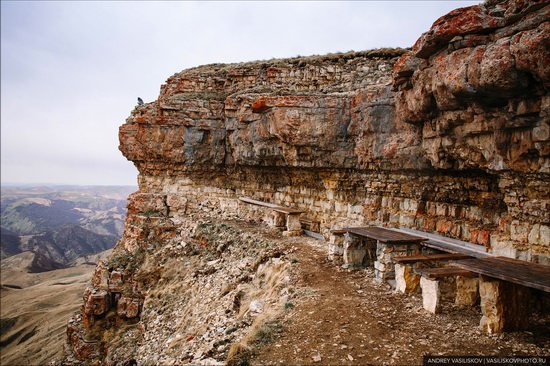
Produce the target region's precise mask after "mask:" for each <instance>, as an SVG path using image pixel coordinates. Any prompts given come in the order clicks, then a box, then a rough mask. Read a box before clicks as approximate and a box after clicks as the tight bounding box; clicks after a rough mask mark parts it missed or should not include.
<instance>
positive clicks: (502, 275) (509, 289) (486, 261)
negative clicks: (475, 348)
mask: <svg viewBox="0 0 550 366" xmlns="http://www.w3.org/2000/svg"><path fill="white" fill-rule="evenodd" d="M455 265H456V266H458V267H459V268H461V269H464V270H468V271H471V272H475V273H477V274H479V286H480V295H481V311H482V314H483V316H482V318H481V321H480V328H481V329H482V330H483V331H484V332H486V333H500V332H503V331H507V330H523V329H526V328H527V327H528V325H529V313H530V312H529V304H530V302H531V299H530V296H531V290H529V289H530V288H532V289H535V290H538V291H543V292H546V293H550V266H545V265H542V264H538V263H531V262H526V261H521V260H517V259H512V258H507V257H492V258H474V259H465V260H460V261H457V262H456V263H455ZM546 296H548V295H546ZM495 305H496V306H495Z"/></svg>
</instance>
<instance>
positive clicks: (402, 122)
mask: <svg viewBox="0 0 550 366" xmlns="http://www.w3.org/2000/svg"><path fill="white" fill-rule="evenodd" d="M548 4H549V3H548V1H536V0H532V1H520V0H517V1H512V0H508V1H506V0H501V1H494V0H490V1H487V2H485V3H483V4H481V5H478V6H472V7H468V8H462V9H457V10H455V11H453V12H451V13H449V14H447V15H446V16H443V17H441V18H440V19H438V20H437V21H436V22H435V23H434V24H433V26H432V28H431V29H430V30H429V31H428V32H426V33H425V34H423V35H422V36H421V37H420V39H419V40H418V41H417V42H416V44H415V45H414V46H413V47H412V49H411V50H403V49H380V50H372V51H366V52H350V53H345V54H331V55H327V56H313V57H299V58H294V59H284V60H270V61H258V62H251V63H242V64H231V65H221V64H215V65H206V66H200V67H197V68H193V69H189V70H184V71H182V72H180V73H177V74H175V75H173V76H172V77H170V78H169V79H168V80H167V81H166V84H164V85H163V86H162V87H161V91H160V95H159V98H158V99H157V100H156V101H153V102H151V103H147V104H144V105H142V106H137V107H136V108H135V109H134V110H133V111H132V113H131V115H130V117H129V118H128V119H127V120H126V123H125V124H124V125H122V126H121V127H120V133H119V137H120V150H121V151H122V153H123V154H124V156H126V157H127V158H128V159H129V160H131V161H133V162H134V164H135V165H136V167H137V168H138V170H139V178H138V179H139V192H136V193H134V194H133V195H132V196H131V197H130V198H129V200H128V215H127V219H126V227H125V232H124V235H123V238H122V240H120V242H119V243H118V244H117V247H116V248H115V250H114V253H113V255H112V257H111V259H110V260H109V261H108V262H106V263H102V264H100V265H98V267H97V270H96V274H95V275H94V279H93V281H92V283H91V284H90V286H89V288H88V289H87V290H86V292H85V295H84V306H83V310H82V314H81V315H79V317H80V319H81V320H80V321H78V320H76V319H74V320H73V322H72V323H71V326H70V327H69V333H70V348H71V349H72V350H73V351H74V355H75V356H76V357H77V358H78V359H80V360H88V361H90V360H93V359H95V360H99V359H101V360H104V361H107V363H110V364H116V362H117V361H116V360H121V359H124V360H126V361H128V362H130V361H131V360H132V359H133V358H132V357H138V356H131V354H132V352H134V351H135V352H134V353H133V354H134V355H139V354H140V353H139V352H143V350H142V351H139V350H138V347H139V346H138V344H139V342H138V341H136V342H135V344H136V345H135V347H134V348H125V349H126V351H125V352H126V353H125V354H124V357H122V356H120V355H121V354H119V353H120V352H122V351H121V350H122V349H123V347H122V346H119V345H120V344H122V343H125V344H126V345H127V342H122V341H121V335H120V334H119V333H116V332H115V333H112V334H110V333H109V332H114V331H112V329H114V328H113V327H114V325H118V326H119V327H118V328H119V329H122V328H120V326H126V327H129V328H128V329H133V330H132V332H135V334H134V333H132V334H133V335H131V337H137V338H136V339H138V338H139V339H147V338H148V337H151V336H152V334H153V333H151V332H150V331H149V329H150V328H147V327H149V326H151V324H153V325H154V324H155V321H156V320H158V323H159V324H160V323H161V322H163V321H164V320H163V319H164V318H163V317H162V315H161V314H160V313H159V314H157V313H158V309H159V307H158V306H160V305H158V306H157V305H154V304H156V303H155V301H156V302H158V301H161V302H162V301H168V300H163V298H165V297H167V296H168V295H169V294H172V295H171V296H175V295H174V292H173V291H172V292H171V290H170V288H172V287H170V288H167V289H163V287H162V286H159V284H160V283H161V281H163V279H164V280H165V281H167V279H166V278H174V276H176V275H175V274H173V273H172V274H171V275H170V276H168V275H167V274H166V273H170V270H171V266H175V265H176V262H173V263H172V262H170V263H169V264H168V267H167V266H166V265H165V266H164V267H162V268H163V271H164V272H163V271H160V272H158V273H157V272H156V270H152V269H153V268H157V267H156V265H157V264H158V263H163V262H162V257H163V256H164V255H165V251H169V250H176V251H180V252H181V253H180V252H178V255H176V256H175V257H176V258H177V257H180V258H184V259H182V260H184V261H189V263H193V262H192V260H191V259H189V256H191V255H192V253H193V251H194V250H195V249H196V250H198V251H199V252H200V249H201V243H202V242H201V240H203V239H204V238H203V237H202V236H201V235H202V234H201V235H197V233H196V230H197V228H196V222H195V219H194V217H197V215H199V216H202V215H207V216H211V217H222V218H236V219H249V220H256V221H258V220H261V219H262V218H263V217H262V216H261V215H258V212H257V211H254V210H249V209H245V208H244V207H243V206H242V205H240V204H239V201H238V198H239V197H241V196H246V197H250V198H252V199H256V200H262V201H266V202H270V203H273V204H277V205H281V206H291V207H293V208H296V209H300V210H303V211H304V212H305V214H304V216H306V217H307V218H308V219H310V220H311V221H313V222H318V223H319V224H320V225H319V231H320V233H321V234H323V235H325V237H327V236H328V233H329V231H330V230H332V229H338V228H341V227H344V226H352V225H353V226H365V225H382V226H392V227H398V226H402V227H408V228H413V229H419V230H423V231H427V232H436V233H439V234H442V235H445V236H449V237H453V238H457V239H461V240H465V241H469V242H471V243H474V244H479V245H482V246H484V247H485V248H486V250H487V251H489V252H492V253H495V254H499V255H505V256H509V257H514V258H519V259H523V260H527V261H533V262H538V263H543V264H550V197H549V191H550V189H549V188H550V187H549V186H550V183H549V182H550V164H549V154H550V126H549V121H550V96H549V94H548V87H549V81H550V66H549V65H550V59H549V58H550V56H549V55H550V33H549V32H548V30H549V27H550V22H549V19H550V16H549V15H550V6H549V5H548ZM190 242H192V243H194V244H193V245H195V249H193V250H191V251H190V250H189V249H185V248H188V247H187V245H188V243H190ZM205 242H206V243H207V242H208V241H205ZM222 244H223V240H222V241H221V242H220V244H218V245H217V247H218V246H219V245H222ZM217 247H216V248H217ZM273 247H274V248H275V247H276V245H274V246H273ZM189 248H190V247H189ZM216 250H217V249H214V250H213V252H212V253H214V252H216ZM219 252H220V253H224V248H223V245H222V247H221V248H220V250H219ZM220 253H218V254H219V255H223V254H220ZM241 255H242V256H243V259H244V258H246V257H245V254H244V252H243V253H242V254H241ZM250 255H251V256H252V257H251V258H253V257H255V256H257V255H259V254H258V253H252V252H251V253H250ZM154 258H156V259H154ZM167 258H168V257H167ZM204 258H206V259H208V260H207V261H206V262H205V263H203V264H202V265H199V264H198V262H197V264H196V265H197V268H195V267H194V266H195V265H194V264H193V265H191V264H190V265H188V271H191V272H192V271H196V270H198V268H203V267H204V266H206V267H204V268H203V269H204V270H205V271H207V272H208V271H210V270H209V269H208V268H210V267H208V263H213V262H212V261H216V260H218V259H217V258H218V257H216V256H215V255H213V254H212V258H210V257H209V256H207V255H206V254H204ZM174 260H177V259H174ZM235 260H236V259H235ZM216 263H217V262H216ZM231 263H233V264H221V262H220V264H216V265H212V266H211V267H212V268H214V272H215V269H216V268H217V267H218V266H222V265H223V266H234V265H236V266H237V268H241V267H239V264H235V263H234V262H231ZM152 264H155V265H154V266H153V265H152ZM201 266H203V267H201ZM253 267H254V266H253ZM140 268H141V269H140ZM143 268H146V269H147V270H144V269H143ZM186 268H187V267H186ZM231 268H232V267H231ZM246 268H248V267H247V265H245V266H244V267H243V268H241V271H244V272H243V273H245V272H246V271H248V270H247V269H246ZM256 270H258V269H257V268H252V269H251V271H256ZM191 272H190V273H191ZM214 272H212V273H214ZM163 273H164V274H163ZM246 273H248V272H246ZM251 273H252V272H251ZM202 275H207V273H201V274H200V276H202ZM165 276H167V277H165ZM182 276H183V277H185V276H187V275H185V276H184V275H183V274H182ZM235 276H236V275H235ZM176 277H177V276H176ZM183 277H182V281H185V279H184V278H183ZM239 281H240V280H239ZM237 282H238V281H237V280H236V279H234V282H233V283H237ZM182 283H183V282H182ZM281 283H283V282H281ZM174 286H176V284H175V283H174ZM177 286H180V284H178V285H177ZM181 286H183V285H181ZM193 286H198V287H197V289H199V288H202V287H201V286H202V285H199V284H195V285H193ZM204 286H207V285H206V284H205V285H204ZM208 286H211V285H208ZM173 288H174V289H176V287H173ZM217 290H218V289H217V288H216V290H215V291H217ZM226 290H228V292H226V293H225V294H228V293H230V292H231V291H235V289H231V290H229V289H226ZM175 292H176V293H178V294H180V295H181V294H182V293H185V294H187V295H185V296H199V295H197V294H193V295H192V294H191V293H189V292H188V291H184V292H180V290H179V287H178V290H177V291H175ZM223 292H225V291H222V293H223ZM180 295H177V298H178V299H180V300H181V301H179V300H178V301H179V302H174V303H177V304H179V306H180V308H178V309H179V310H178V311H180V312H182V314H183V313H184V312H185V313H186V314H187V313H188V312H190V311H191V310H189V309H187V307H186V305H185V304H186V302H185V301H184V300H182V299H183V298H181V296H183V295H181V296H180ZM178 296H179V297H178ZM205 296H210V295H205ZM223 296H225V295H223ZM224 301H225V300H224ZM227 301H229V300H227ZM148 304H153V305H154V306H153V305H151V306H148ZM220 306H221V305H220ZM222 308H223V307H221V308H220V309H222ZM228 309H230V308H228ZM236 310H238V311H241V310H240V308H239V309H236ZM174 311H175V310H174ZM193 311H195V310H193ZM230 311H235V309H233V310H231V309H230ZM180 315H181V314H180ZM180 315H178V316H180ZM181 316H184V315H181ZM216 316H217V317H218V318H216V319H217V320H216V319H214V318H212V319H210V318H209V319H202V318H200V317H198V315H197V316H194V315H189V314H187V315H185V319H187V320H186V321H188V322H191V323H192V322H194V321H200V322H207V323H209V324H218V323H219V324H221V323H220V321H221V320H220V319H221V318H219V317H220V316H221V314H218V315H216ZM153 318H154V319H153ZM151 321H152V323H151ZM212 322H213V323H212ZM224 324H225V323H224ZM203 325H204V324H203ZM166 326H167V327H169V325H166ZM216 327H217V328H216V329H218V328H220V329H222V328H223V327H224V325H219V326H217V325H216ZM197 329H198V328H197ZM203 331H205V332H209V330H203ZM226 331H228V330H227V329H226ZM201 332H202V331H201ZM201 332H198V330H197V334H199V333H200V334H205V333H204V332H203V333H201ZM154 334H156V333H154ZM177 334H179V335H180V336H182V337H185V336H186V335H184V334H183V333H182V332H180V333H177ZM177 334H176V335H175V336H176V337H177ZM239 334H240V333H239ZM243 334H245V332H244V331H243ZM243 334H241V335H242V336H244V335H243ZM129 337H130V336H129ZM90 342H92V343H90ZM121 342H122V343H121ZM179 343H182V341H181V339H179V338H178V339H175V338H174V339H171V341H170V342H168V343H166V344H164V345H160V344H159V345H158V347H159V348H158V350H157V351H158V352H161V348H162V349H164V350H165V351H166V352H168V353H169V350H170V347H171V345H172V344H179ZM90 344H92V345H93V346H90ZM220 346H222V345H221V344H216V345H213V346H212V347H211V348H209V350H210V351H209V352H210V353H209V355H210V356H212V357H215V358H216V359H217V360H220V359H222V358H223V357H225V356H226V355H227V354H225V353H224V352H225V349H226V348H225V346H223V347H221V348H220ZM163 347H164V348H163ZM132 349H133V350H134V351H132ZM186 349H187V348H186ZM162 352H164V351H162ZM188 352H190V353H189V354H188V356H189V358H188V359H189V360H194V361H197V360H198V359H200V358H193V357H194V356H193V355H192V354H193V352H195V351H193V350H192V349H191V348H189V350H188ZM117 355H119V356H120V357H119V356H117ZM141 355H142V357H143V358H142V360H148V361H150V362H157V361H158V360H153V359H149V358H147V357H149V356H147V357H146V356H143V353H141ZM195 355H196V354H195ZM201 356H203V354H202V353H201ZM210 356H209V357H210ZM90 362H92V361H90Z"/></svg>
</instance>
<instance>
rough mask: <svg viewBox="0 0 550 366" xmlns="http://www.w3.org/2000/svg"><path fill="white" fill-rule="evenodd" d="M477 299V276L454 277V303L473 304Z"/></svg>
mask: <svg viewBox="0 0 550 366" xmlns="http://www.w3.org/2000/svg"><path fill="white" fill-rule="evenodd" d="M478 300H479V279H478V278H477V277H464V276H457V277H456V297H455V304H456V305H466V306H473V305H475V304H477V301H478Z"/></svg>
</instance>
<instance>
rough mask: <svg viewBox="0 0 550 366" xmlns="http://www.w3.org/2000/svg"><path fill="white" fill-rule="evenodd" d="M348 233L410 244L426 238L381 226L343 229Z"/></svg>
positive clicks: (381, 240) (387, 241)
mask: <svg viewBox="0 0 550 366" xmlns="http://www.w3.org/2000/svg"><path fill="white" fill-rule="evenodd" d="M345 230H346V231H347V232H348V233H352V234H355V235H359V236H364V237H366V238H370V239H374V240H378V241H380V242H382V243H386V244H410V243H420V242H422V241H425V240H427V238H423V237H421V236H416V235H412V234H407V233H404V232H400V231H395V230H391V229H386V228H383V227H376V226H372V227H350V228H346V229H345Z"/></svg>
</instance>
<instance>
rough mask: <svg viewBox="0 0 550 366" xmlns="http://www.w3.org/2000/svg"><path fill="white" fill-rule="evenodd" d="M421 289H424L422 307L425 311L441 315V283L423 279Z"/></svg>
mask: <svg viewBox="0 0 550 366" xmlns="http://www.w3.org/2000/svg"><path fill="white" fill-rule="evenodd" d="M420 287H421V288H422V306H423V307H424V309H426V310H428V311H429V312H430V313H434V314H435V313H439V312H440V311H441V291H440V289H439V281H438V280H431V279H429V278H426V277H421V278H420Z"/></svg>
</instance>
